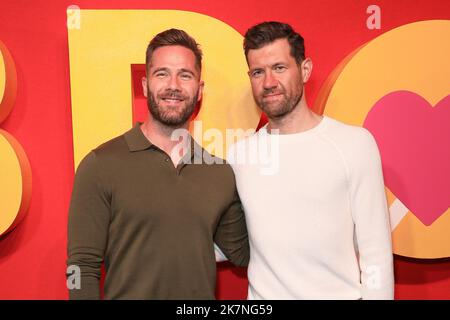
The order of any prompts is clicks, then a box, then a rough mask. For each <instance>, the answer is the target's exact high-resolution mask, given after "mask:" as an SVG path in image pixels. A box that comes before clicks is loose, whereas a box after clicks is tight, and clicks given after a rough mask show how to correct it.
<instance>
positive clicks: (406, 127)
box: [364, 91, 450, 226]
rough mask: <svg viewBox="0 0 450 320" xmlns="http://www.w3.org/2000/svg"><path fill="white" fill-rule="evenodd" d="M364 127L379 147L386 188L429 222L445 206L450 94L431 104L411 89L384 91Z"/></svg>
mask: <svg viewBox="0 0 450 320" xmlns="http://www.w3.org/2000/svg"><path fill="white" fill-rule="evenodd" d="M364 127H365V128H367V129H368V130H369V131H370V132H371V133H372V134H373V135H374V137H375V140H376V141H377V144H378V147H379V149H380V153H381V158H382V162H383V172H384V181H385V184H386V186H387V187H388V188H389V189H390V190H391V191H392V192H393V193H394V194H395V196H396V197H397V198H398V199H399V200H400V201H401V202H402V203H403V204H404V205H405V206H406V207H407V208H408V209H409V210H411V212H412V213H413V214H414V215H415V216H416V217H417V218H418V219H419V220H420V221H422V223H423V224H424V225H426V226H429V225H431V224H432V223H433V222H434V221H435V220H436V219H437V218H439V217H440V216H441V215H442V214H443V213H444V212H445V211H446V210H447V209H448V207H449V204H450V95H448V96H446V97H445V98H444V99H442V100H441V101H440V102H439V103H438V104H437V105H436V106H435V107H434V108H433V107H432V106H431V105H430V104H429V103H428V101H426V100H425V99H424V98H422V97H421V96H419V95H417V94H415V93H413V92H409V91H396V92H392V93H389V94H387V95H385V96H384V97H383V98H381V99H380V100H379V101H378V102H377V103H376V104H375V105H374V106H373V107H372V109H371V110H370V112H369V113H368V114H367V117H366V119H365V121H364Z"/></svg>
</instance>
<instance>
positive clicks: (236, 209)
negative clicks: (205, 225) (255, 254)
mask: <svg viewBox="0 0 450 320" xmlns="http://www.w3.org/2000/svg"><path fill="white" fill-rule="evenodd" d="M214 242H215V243H216V244H217V246H218V247H219V248H220V249H221V250H222V252H223V253H224V254H225V256H226V257H227V258H228V260H230V261H231V262H232V263H233V264H234V265H236V266H239V267H246V266H248V261H249V259H250V249H249V243H248V235H247V225H246V223H245V215H244V211H243V210H242V205H241V201H240V199H239V195H238V193H237V191H235V196H234V199H233V201H232V203H231V204H230V206H229V208H228V210H227V211H226V212H225V213H224V214H223V215H222V218H221V219H220V221H219V225H218V226H217V230H216V233H215V235H214ZM216 256H217V253H216Z"/></svg>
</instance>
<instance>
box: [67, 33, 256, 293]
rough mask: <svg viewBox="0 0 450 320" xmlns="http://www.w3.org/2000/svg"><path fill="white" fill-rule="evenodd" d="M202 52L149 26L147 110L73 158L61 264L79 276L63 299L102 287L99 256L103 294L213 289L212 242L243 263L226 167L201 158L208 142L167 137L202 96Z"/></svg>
mask: <svg viewBox="0 0 450 320" xmlns="http://www.w3.org/2000/svg"><path fill="white" fill-rule="evenodd" d="M201 59H202V53H201V50H200V49H199V47H198V45H197V43H196V42H195V40H194V39H193V38H191V37H190V36H189V35H188V34H187V33H186V32H184V31H182V30H177V29H170V30H167V31H164V32H162V33H160V34H158V35H156V36H155V37H154V38H153V39H152V40H151V41H150V44H149V46H148V48H147V53H146V73H147V76H146V78H144V79H143V80H142V85H143V90H144V94H145V96H146V97H147V98H148V108H149V111H150V112H149V118H148V120H147V121H145V123H143V124H139V123H138V124H137V125H136V126H134V128H132V129H131V130H129V131H128V132H126V133H125V134H123V135H121V136H119V137H117V138H115V139H112V140H110V141H108V142H106V143H105V144H103V145H101V146H99V147H98V148H96V149H95V150H93V151H91V152H90V153H89V154H88V155H87V156H86V157H85V158H84V159H83V161H82V162H81V163H80V165H79V167H78V170H77V173H76V177H75V183H74V188H73V194H72V200H71V205H70V212H69V228H68V229H69V233H68V261H67V264H68V266H69V267H71V268H70V270H76V267H78V268H79V270H80V272H81V274H80V275H81V283H80V286H72V287H71V288H69V289H70V291H69V293H70V298H71V299H98V298H99V297H100V296H101V295H100V289H99V282H100V276H101V264H102V262H104V267H105V272H106V277H105V283H104V298H105V299H214V297H215V296H214V294H215V279H216V263H215V254H214V243H216V244H217V245H218V247H219V248H220V249H221V250H222V252H223V253H224V254H225V255H226V257H227V258H228V259H229V260H230V261H231V262H233V263H234V264H236V265H239V266H245V265H247V264H248V259H249V248H248V238H247V230H246V226H245V218H244V214H243V212H242V208H241V203H240V200H239V197H238V194H237V190H236V186H235V179H234V174H233V171H232V169H231V167H230V166H229V165H219V164H217V163H219V162H220V161H208V163H213V164H206V163H205V162H204V161H203V159H204V153H206V151H205V150H203V149H202V148H201V147H200V146H198V145H196V144H195V142H194V140H193V139H183V140H182V141H181V142H180V141H178V139H172V135H173V133H175V131H176V130H178V131H179V130H184V132H187V129H188V126H189V119H190V117H191V115H192V113H193V111H194V108H195V106H196V104H197V102H198V101H200V99H201V97H202V90H203V81H201V77H200V75H201ZM189 138H190V136H189ZM180 144H181V146H182V147H183V148H178V147H179V146H180ZM194 146H195V147H194ZM207 156H208V157H212V156H211V155H207ZM213 160H214V159H213ZM73 266H76V267H75V269H74V267H73ZM68 270H69V269H68ZM68 273H69V272H68Z"/></svg>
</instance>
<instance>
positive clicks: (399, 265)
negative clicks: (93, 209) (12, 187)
mask: <svg viewBox="0 0 450 320" xmlns="http://www.w3.org/2000/svg"><path fill="white" fill-rule="evenodd" d="M73 4H75V5H78V6H79V7H80V8H81V9H174V10H186V11H193V12H198V13H202V14H205V15H209V16H211V17H214V18H217V19H220V20H222V21H224V22H225V23H227V24H229V25H230V26H232V27H234V28H235V29H236V30H238V31H239V32H240V33H241V34H243V33H244V32H245V30H246V29H247V28H248V27H249V26H251V25H253V24H255V23H258V22H261V21H263V20H280V21H286V22H289V23H290V24H292V25H293V26H294V27H295V28H296V29H297V30H299V31H300V32H301V33H302V35H303V36H304V38H305V39H306V50H307V55H308V56H310V57H312V59H313V60H314V62H315V64H314V73H313V78H312V81H311V82H310V83H309V84H308V86H307V90H308V100H309V104H310V105H312V104H313V102H314V99H315V97H316V96H317V93H318V91H319V89H320V87H321V85H322V84H323V82H324V81H325V79H326V77H327V76H328V75H329V74H330V73H331V71H332V70H333V68H334V67H335V66H336V65H337V64H338V63H339V62H340V61H341V60H342V59H343V58H344V57H345V56H346V55H348V54H349V53H350V52H352V51H353V50H354V49H356V48H358V47H359V46H360V45H362V44H364V43H366V42H367V41H369V40H371V39H373V38H375V37H377V36H378V35H380V34H382V33H384V32H387V31H388V30H391V29H393V28H395V27H398V26H400V25H403V24H407V23H410V22H414V21H420V20H430V19H450V2H449V1H448V0H433V1H425V0H416V1H406V0H397V1H365V0H361V1H355V0H344V1H331V0H330V1H300V0H298V1H293V0H292V1H278V2H275V1H268V0H243V1H210V2H207V1H203V0H190V1H185V0H172V1H165V0H154V1H151V2H149V1H120V0H109V1H100V0H94V1H77V2H76V3H74V2H71V1H66V0H61V1H49V0H46V1H32V2H31V1H27V0H6V1H5V0H2V1H1V2H0V40H1V41H2V42H3V43H4V44H5V45H6V46H7V48H8V49H9V51H10V53H11V55H12V57H13V59H14V61H15V65H16V69H17V83H18V89H17V99H16V103H15V105H14V109H13V111H12V112H11V114H10V116H9V117H8V118H7V119H6V121H5V122H3V123H2V124H1V127H2V129H5V130H7V131H8V132H10V133H12V134H13V135H14V136H15V137H16V139H17V140H18V141H19V142H20V143H21V144H22V146H23V148H24V149H25V151H26V153H27V156H28V158H29V160H30V163H31V168H32V174H33V192H32V199H31V205H30V209H29V211H28V214H27V216H26V217H25V219H24V220H23V221H22V222H21V223H20V224H19V225H18V227H17V228H16V229H15V230H13V232H10V233H9V234H7V235H5V236H3V237H2V238H0V299H66V298H67V289H66V286H65V276H64V273H65V268H66V266H65V260H66V241H67V234H66V230H67V212H68V206H69V201H70V194H71V190H72V183H73V176H74V163H73V147H72V125H71V123H72V121H71V109H70V82H69V57H68V46H67V28H66V8H67V7H68V6H69V5H73ZM371 4H377V5H379V6H380V7H381V10H382V11H381V12H382V27H381V29H380V30H369V29H367V27H366V19H367V16H368V15H367V14H366V8H367V7H368V6H369V5H371ZM0 178H1V177H0ZM1 199H2V195H0V201H3V200H1ZM245 274H246V273H245V269H236V268H232V267H230V266H229V265H228V264H223V265H220V266H219V278H218V290H217V297H218V298H219V299H244V298H245V297H246V285H247V282H246V277H245ZM395 277H396V293H395V295H396V298H398V299H411V298H412V299H449V298H450V289H449V288H450V260H449V259H441V260H427V261H425V260H413V259H407V258H401V257H396V258H395Z"/></svg>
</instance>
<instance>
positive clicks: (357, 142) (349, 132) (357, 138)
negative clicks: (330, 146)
mask: <svg viewBox="0 0 450 320" xmlns="http://www.w3.org/2000/svg"><path fill="white" fill-rule="evenodd" d="M326 119H327V121H328V124H327V127H326V130H325V134H326V135H327V136H328V137H329V138H330V139H332V140H333V141H334V142H335V143H336V144H338V145H342V146H345V147H348V148H361V147H364V146H371V145H373V143H374V142H375V139H374V137H373V136H372V134H371V133H370V131H369V130H367V129H366V128H364V127H360V126H356V125H351V124H347V123H344V122H342V121H339V120H336V119H333V118H330V117H327V118H326Z"/></svg>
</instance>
